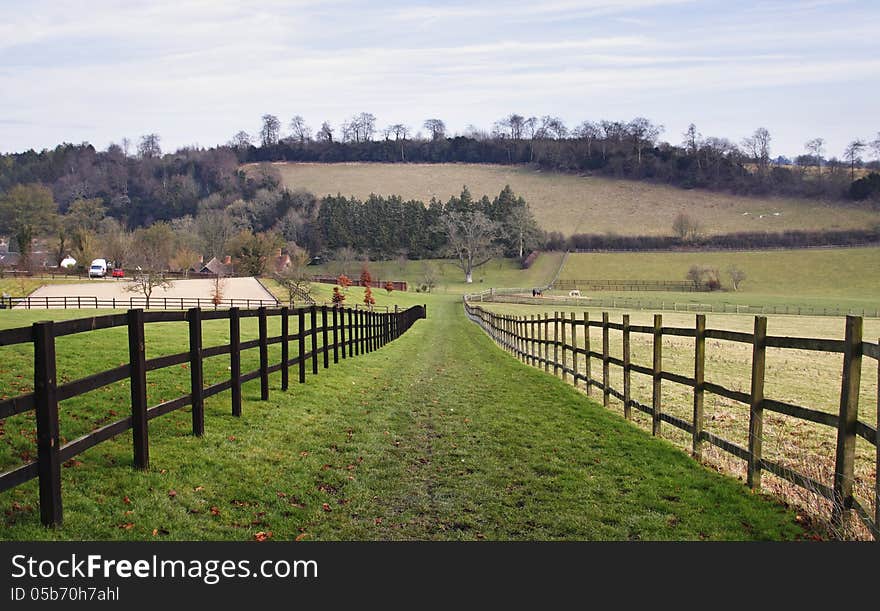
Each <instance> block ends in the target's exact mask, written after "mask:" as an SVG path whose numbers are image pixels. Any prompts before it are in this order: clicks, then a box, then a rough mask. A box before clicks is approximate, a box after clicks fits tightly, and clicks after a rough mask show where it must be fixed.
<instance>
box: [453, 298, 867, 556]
mask: <svg viewBox="0 0 880 611" xmlns="http://www.w3.org/2000/svg"><path fill="white" fill-rule="evenodd" d="M464 308H465V313H466V314H467V316H468V318H470V319H471V320H472V321H474V322H475V323H477V324H479V325H480V326H481V327H482V328H483V329H484V330H485V331H486V333H488V335H489V336H490V337H491V338H492V339H493V340H494V341H495V342H496V343H498V344H499V345H500V346H501V347H502V348H504V349H505V350H507V351H508V352H510V353H511V354H513V355H515V356H517V357H518V358H520V359H521V360H522V361H523V362H524V363H528V364H530V365H533V366H535V367H538V368H541V367H543V368H544V370H545V371H547V372H549V371H550V368H551V367H552V368H553V371H554V372H561V373H562V375H563V376H571V379H572V380H573V382H574V384H575V386H577V385H578V382H582V383H583V384H584V386H585V388H586V390H587V393H590V392H591V389H592V388H593V387H595V388H597V389H599V390H601V391H602V397H603V404H604V405H605V406H606V407H607V406H608V405H609V399H610V397H612V396H613V397H615V398H617V399H619V400H621V401H622V402H623V409H624V416H625V417H626V418H627V419H630V418H631V410H632V408H635V409H637V410H639V411H641V412H644V413H645V414H647V415H649V416H650V417H651V422H652V432H653V434H654V435H659V434H660V431H661V427H662V425H663V423H666V424H669V425H671V426H673V427H676V428H678V429H681V430H683V431H685V432H687V433H688V434H690V435H691V438H692V441H691V444H692V451H693V455H694V456H695V457H700V456H701V452H702V446H703V443H709V444H711V445H713V446H716V447H718V448H720V449H721V450H723V451H725V452H728V453H730V454H732V455H734V456H736V457H737V458H740V459H742V460H744V461H745V462H746V473H747V475H748V480H747V483H748V485H749V486H750V487H752V488H753V489H760V487H761V473H762V472H763V471H767V472H770V473H772V474H773V475H776V476H778V477H780V478H783V479H785V480H788V481H789V482H791V483H793V484H795V485H796V486H799V487H801V488H805V489H807V490H809V491H811V492H814V493H816V494H819V495H821V496H823V497H825V498H826V499H828V500H829V501H831V506H832V516H831V517H832V523H833V524H834V525H835V526H836V527H840V526H842V525H843V524H844V523H846V521H847V520H848V519H849V515H850V513H851V512H852V511H855V513H856V515H857V516H858V518H859V519H860V520H861V521H862V523H863V524H864V525H865V526H866V528H867V529H868V530H869V531H870V533H871V535H872V536H873V537H874V539H875V540H880V530H878V525H880V476H876V477H875V484H874V494H875V495H876V496H875V502H874V507H875V508H874V514H873V515H870V513H869V511H868V509H866V505H865V504H863V503H862V502H860V501H859V500H858V499H857V498H856V497H855V495H854V494H853V481H854V470H855V444H856V438H857V437H861V438H862V439H864V440H865V441H867V442H868V443H869V444H871V445H873V446H874V447H875V449H876V466H877V472H878V474H880V447H878V435H877V428H876V427H872V426H870V425H869V424H867V423H865V422H863V421H861V420H859V417H858V414H859V412H858V409H859V388H860V378H861V369H862V359H864V358H868V359H873V360H875V361H878V376H880V340H878V343H871V342H865V341H863V338H862V319H861V318H860V317H857V316H847V318H846V338H845V339H844V340H828V339H811V338H800V337H774V336H769V335H767V319H766V318H765V317H763V316H756V317H755V327H754V331H753V333H740V332H734V331H725V330H720V329H707V328H706V318H705V315H703V314H697V315H696V321H695V325H694V327H693V328H678V327H664V326H663V321H662V317H661V315H659V314H656V315H655V316H654V323H653V325H651V326H643V325H632V324H630V322H629V316H628V315H624V316H623V322H622V323H614V322H610V320H609V316H608V313H607V312H605V313H603V314H602V319H601V321H600V320H590V318H589V316H588V315H587V314H586V313H584V316H583V319H582V320H578V319H577V318H576V317H575V316H574V315H573V314H572V315H571V318H569V319H566V318H565V315H564V313H562V314H560V313H558V312H557V313H554V315H553V316H552V317H548V315H547V314H544V316H543V318H542V317H541V316H538V317H537V318H535V317H534V316H532V317H530V318H529V317H522V316H512V315H506V314H496V313H494V312H489V311H487V310H484V309H483V308H481V307H479V306H476V305H473V304H471V303H470V302H468V301H467V300H465V302H464ZM536 321H537V329H536V328H535V322H536ZM559 325H562V332H561V333H559V332H554V330H556V329H557V327H558V326H559ZM566 326H567V327H568V328H569V333H568V336H569V337H571V343H569V342H568V341H566V332H565V328H566ZM579 328H580V329H582V330H583V332H584V338H585V341H584V345H583V347H580V346H578V343H577V339H576V338H577V334H578V329H579ZM590 328H596V329H600V330H601V333H602V347H601V352H600V351H596V350H594V349H592V348H591V345H590V333H589V329H590ZM551 329H553V330H551ZM610 330H617V331H622V334H623V358H622V359H619V358H616V357H614V356H612V355H611V352H610V349H609V331H610ZM633 333H640V334H646V335H650V336H651V337H652V346H653V362H652V366H651V367H644V366H641V365H637V364H634V363H632V362H631V360H630V341H631V335H632V334H633ZM670 335H672V336H679V337H688V338H694V375H693V377H688V376H683V375H679V374H676V373H672V372H669V371H665V370H664V369H663V351H662V346H663V337H664V336H670ZM707 338H714V339H719V340H724V341H730V342H737V343H745V344H749V345H751V347H752V360H751V362H752V366H751V387H750V391H749V392H747V393H746V392H741V391H736V390H731V389H728V388H725V387H724V386H721V385H719V384H714V383H712V382H708V381H706V380H705V359H706V348H705V342H706V339H707ZM560 340H561V341H560ZM551 346H552V355H551V350H550V348H551ZM768 347H774V348H784V349H796V350H810V351H819V352H830V353H837V354H842V355H843V372H842V384H841V392H840V405H839V411H838V413H837V414H831V413H827V412H822V411H819V410H815V409H810V408H806V407H801V406H799V405H793V404H790V403H786V402H783V401H776V400H773V399H769V398H767V397H765V396H764V374H765V354H766V349H767V348H768ZM566 354H568V355H570V356H571V358H569V359H566ZM560 355H561V358H560ZM578 356H582V357H583V363H584V369H583V370H581V368H580V367H579V362H580V361H579V360H578ZM591 359H597V360H599V361H601V363H602V372H601V380H597V379H594V378H593V374H592V370H591V368H590V360H591ZM569 363H570V365H569ZM611 366H614V367H618V368H621V369H622V370H623V391H622V392H621V391H620V390H618V389H616V388H613V387H612V386H611V384H610V382H609V377H610V376H609V370H610V367H611ZM632 372H635V373H638V374H643V375H646V376H649V377H650V378H651V380H652V401H651V405H643V404H642V403H639V402H638V401H635V400H634V399H632V398H631V374H632ZM664 381H665V382H672V383H675V384H681V385H684V386H686V387H689V388H691V389H692V390H693V416H692V419H691V420H690V421H688V420H685V419H682V418H678V417H676V416H673V415H672V414H669V413H665V412H664V411H663V400H662V397H663V395H662V388H663V382H664ZM705 393H711V394H716V395H720V396H722V397H726V398H728V399H732V400H734V401H738V402H740V403H744V404H746V405H748V406H749V440H748V447H743V446H741V445H739V444H736V443H734V442H731V441H729V440H726V439H723V438H721V437H718V436H717V435H714V434H712V433H710V432H708V431H706V430H704V415H703V402H704V396H705ZM875 409H876V410H877V412H878V413H877V421H878V422H880V391H878V397H877V405H876V406H875ZM765 411H771V412H776V413H780V414H785V415H787V416H791V417H793V418H799V419H802V420H807V421H810V422H814V423H817V424H821V425H824V426H828V427H831V428H833V429H836V432H837V449H836V453H835V469H834V476H833V482H831V485H828V484H827V483H822V482H817V481H815V480H813V479H811V478H810V477H807V476H806V475H803V474H802V473H799V472H797V471H796V470H794V469H792V468H790V467H787V466H784V465H782V464H779V463H777V462H773V461H770V460H767V459H765V458H763V457H762V444H761V440H762V434H763V420H764V412H765Z"/></svg>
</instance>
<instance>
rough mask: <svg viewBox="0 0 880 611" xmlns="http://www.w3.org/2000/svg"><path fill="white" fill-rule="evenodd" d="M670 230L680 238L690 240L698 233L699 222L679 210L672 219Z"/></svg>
mask: <svg viewBox="0 0 880 611" xmlns="http://www.w3.org/2000/svg"><path fill="white" fill-rule="evenodd" d="M672 231H673V233H675V235H676V236H678V237H679V238H680V239H682V240H692V239H694V238H696V237H697V235H699V232H700V224H699V223H698V222H697V221H696V220H695V219H693V218H691V217H690V216H688V215H687V214H685V213H684V212H679V213H678V214H677V215H675V219H674V220H673V221H672Z"/></svg>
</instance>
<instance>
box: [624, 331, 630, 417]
mask: <svg viewBox="0 0 880 611" xmlns="http://www.w3.org/2000/svg"><path fill="white" fill-rule="evenodd" d="M623 417H624V418H626V419H627V420H631V419H632V374H631V369H630V330H629V314H624V315H623Z"/></svg>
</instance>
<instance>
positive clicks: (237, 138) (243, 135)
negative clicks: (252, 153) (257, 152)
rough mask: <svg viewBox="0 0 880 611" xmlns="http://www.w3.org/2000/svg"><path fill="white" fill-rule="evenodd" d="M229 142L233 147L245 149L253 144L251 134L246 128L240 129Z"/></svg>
mask: <svg viewBox="0 0 880 611" xmlns="http://www.w3.org/2000/svg"><path fill="white" fill-rule="evenodd" d="M229 144H230V146H232V148H236V149H238V150H244V149H246V148H248V147H249V146H250V145H251V135H250V134H249V133H247V132H246V131H244V130H241V131H238V132H236V134H235V135H234V136H233V137H232V140H230V141H229Z"/></svg>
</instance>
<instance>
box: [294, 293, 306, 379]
mask: <svg viewBox="0 0 880 611" xmlns="http://www.w3.org/2000/svg"><path fill="white" fill-rule="evenodd" d="M296 317H297V318H298V319H299V320H298V321H297V328H298V330H299V333H297V336H298V337H297V343H298V344H299V362H298V363H297V365H298V366H299V383H300V384H305V381H306V311H305V309H303V308H300V309H298V310H297V311H296Z"/></svg>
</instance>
